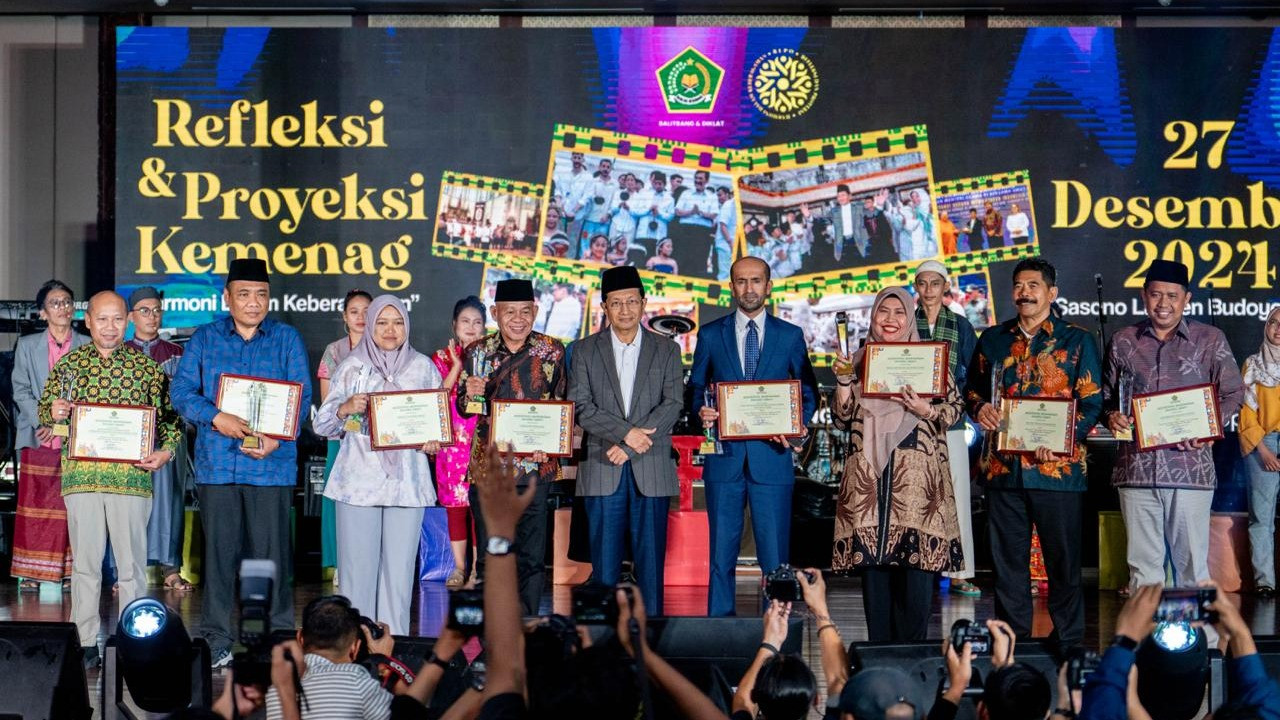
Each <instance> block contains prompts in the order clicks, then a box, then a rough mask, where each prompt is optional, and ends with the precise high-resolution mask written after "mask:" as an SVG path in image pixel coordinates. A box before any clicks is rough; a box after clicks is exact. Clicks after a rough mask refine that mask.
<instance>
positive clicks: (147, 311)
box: [133, 307, 164, 317]
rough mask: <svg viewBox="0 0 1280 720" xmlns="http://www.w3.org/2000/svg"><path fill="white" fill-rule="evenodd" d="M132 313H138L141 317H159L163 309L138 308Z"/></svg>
mask: <svg viewBox="0 0 1280 720" xmlns="http://www.w3.org/2000/svg"><path fill="white" fill-rule="evenodd" d="M133 311H134V312H136V313H138V314H139V315H141V316H142V317H151V316H152V315H159V314H161V313H163V312H164V308H158V307H157V308H152V307H140V308H134V309H133Z"/></svg>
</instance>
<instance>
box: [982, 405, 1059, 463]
mask: <svg viewBox="0 0 1280 720" xmlns="http://www.w3.org/2000/svg"><path fill="white" fill-rule="evenodd" d="M1000 402H1001V410H1002V411H1003V413H1002V414H1003V415H1005V417H1006V422H1007V417H1008V413H1009V412H1010V411H1011V410H1012V408H1013V405H1014V404H1016V403H1024V402H1041V403H1066V404H1068V405H1069V407H1068V408H1067V417H1069V418H1071V422H1069V423H1067V427H1066V437H1065V440H1066V445H1067V450H1066V452H1054V453H1053V454H1054V456H1056V457H1074V456H1075V454H1076V423H1075V417H1076V399H1075V398H1055V397H1036V396H1034V395H1019V396H1012V397H1004V398H1001V401H1000ZM1005 437H1006V435H1005V431H1003V430H1001V431H1000V434H999V436H998V438H997V441H996V442H997V448H996V449H997V450H998V451H999V452H1000V453H1001V454H1004V455H1035V454H1036V449H1035V448H1015V447H1007V446H1005V445H1004V442H1005Z"/></svg>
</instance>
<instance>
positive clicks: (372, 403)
mask: <svg viewBox="0 0 1280 720" xmlns="http://www.w3.org/2000/svg"><path fill="white" fill-rule="evenodd" d="M433 440H434V441H436V442H439V443H440V444H441V445H449V444H452V443H453V421H452V418H451V417H450V415H449V391H448V390H395V391H389V392H374V393H369V445H370V446H371V447H372V448H373V449H374V450H406V449H410V450H417V449H418V448H420V447H422V446H423V445H424V444H426V443H429V442H431V441H433Z"/></svg>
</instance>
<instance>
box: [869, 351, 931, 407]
mask: <svg viewBox="0 0 1280 720" xmlns="http://www.w3.org/2000/svg"><path fill="white" fill-rule="evenodd" d="M947 352H948V351H947V343H944V342H919V343H879V342H872V343H867V345H866V353H865V354H864V355H863V365H862V396H863V397H872V398H874V397H880V398H883V397H897V396H898V395H901V394H902V388H903V387H904V386H906V385H910V386H911V388H912V389H913V390H915V391H916V394H917V395H919V396H920V397H940V396H942V395H945V394H946V393H947Z"/></svg>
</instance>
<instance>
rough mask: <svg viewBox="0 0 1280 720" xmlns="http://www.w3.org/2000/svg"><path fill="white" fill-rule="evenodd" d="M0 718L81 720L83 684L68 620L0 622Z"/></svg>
mask: <svg viewBox="0 0 1280 720" xmlns="http://www.w3.org/2000/svg"><path fill="white" fill-rule="evenodd" d="M0 678H3V680H0V684H3V686H4V690H3V692H0V718H3V719H4V720H11V719H17V718H21V720H87V718H88V717H89V716H90V715H92V713H93V710H92V709H91V708H90V706H89V689H88V687H87V686H86V684H85V679H84V666H83V652H82V651H81V649H80V638H79V635H78V634H77V633H76V626H75V625H74V624H72V623H40V622H6V623H0Z"/></svg>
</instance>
